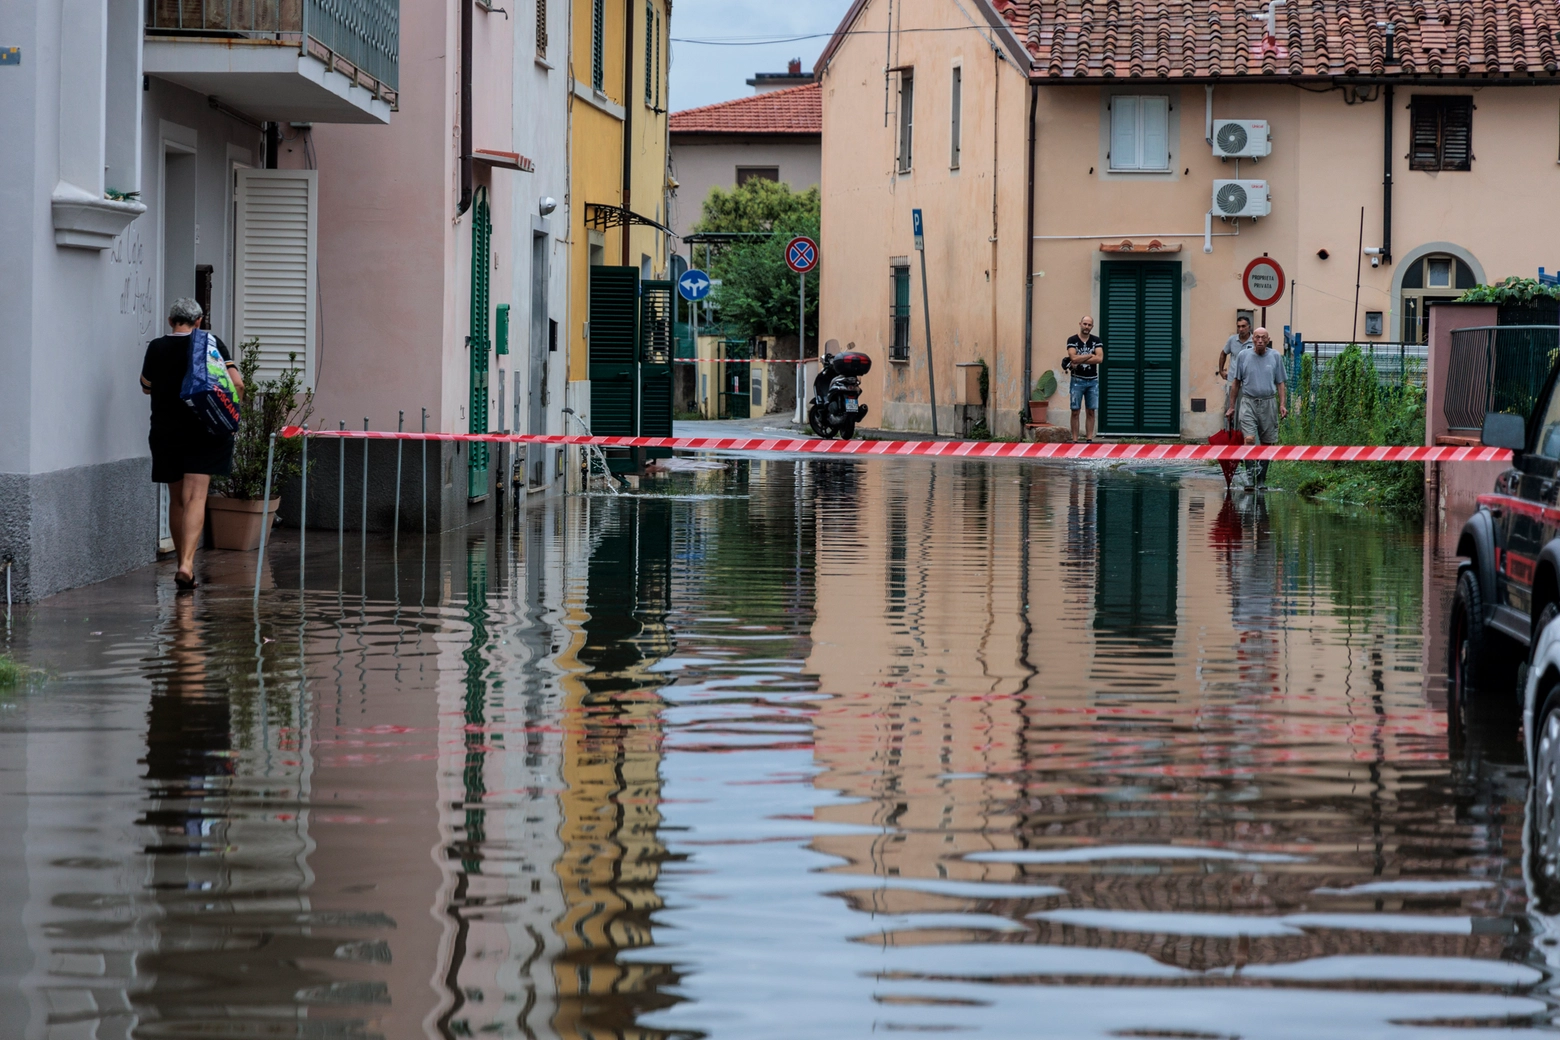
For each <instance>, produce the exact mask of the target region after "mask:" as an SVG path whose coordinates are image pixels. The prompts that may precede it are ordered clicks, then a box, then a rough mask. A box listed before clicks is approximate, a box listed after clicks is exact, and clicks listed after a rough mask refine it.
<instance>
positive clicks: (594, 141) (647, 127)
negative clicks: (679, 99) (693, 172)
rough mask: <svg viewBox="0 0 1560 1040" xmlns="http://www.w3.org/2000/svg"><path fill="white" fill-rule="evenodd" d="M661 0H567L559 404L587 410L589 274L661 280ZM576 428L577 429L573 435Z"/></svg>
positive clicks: (664, 20)
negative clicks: (564, 336) (565, 280)
mask: <svg viewBox="0 0 1560 1040" xmlns="http://www.w3.org/2000/svg"><path fill="white" fill-rule="evenodd" d="M671 16H672V5H671V3H670V0H574V17H573V21H572V24H573V26H574V29H573V33H574V35H573V39H572V40H571V47H570V60H569V64H570V75H571V77H572V78H573V87H572V92H571V94H570V97H569V151H570V161H569V166H570V177H569V219H570V222H571V223H570V228H569V246H570V248H569V314H570V316H571V318H570V321H569V329H568V371H569V376H568V378H569V391H570V400H569V402H568V405H569V406H570V407H573V408H575V409H576V410H577V411H579V412H582V413H585V414H589V412H590V396H589V393H590V391H589V388H590V384H589V379H590V352H589V338H588V337H589V323H590V269H591V267H592V266H598V265H609V266H622V267H633V268H637V269H638V272H639V277H640V278H641V279H644V278H664V277H666V272H667V265H668V258H669V257H670V256H671V253H672V243H671V238H672V234H671V231H670V230H669V229H668V228H667V227H666V222H667V205H668V177H667V158H666V155H667V119H666V110H667V103H668V98H667V76H666V73H667V65H668V59H669V57H670V40H669V35H670V32H671ZM576 432H577V431H576Z"/></svg>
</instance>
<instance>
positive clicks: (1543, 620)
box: [1528, 603, 1560, 662]
mask: <svg viewBox="0 0 1560 1040" xmlns="http://www.w3.org/2000/svg"><path fill="white" fill-rule="evenodd" d="M1557 617H1560V606H1556V605H1555V604H1553V603H1545V604H1544V609H1543V610H1541V611H1539V612H1538V618H1537V620H1535V621H1534V622H1533V641H1532V642H1531V643H1529V644H1528V660H1529V661H1530V662H1531V661H1532V659H1533V655H1534V654H1535V653H1537V652H1538V637H1539V636H1540V635H1541V634H1542V633H1543V631H1544V629H1546V628H1548V627H1549V623H1550V622H1551V621H1553V620H1554V619H1555V618H1557Z"/></svg>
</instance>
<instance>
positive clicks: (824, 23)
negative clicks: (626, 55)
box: [671, 0, 850, 112]
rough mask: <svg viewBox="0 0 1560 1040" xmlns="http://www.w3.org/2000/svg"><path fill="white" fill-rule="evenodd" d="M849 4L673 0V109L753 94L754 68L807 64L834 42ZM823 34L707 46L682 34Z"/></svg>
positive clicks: (842, 0)
mask: <svg viewBox="0 0 1560 1040" xmlns="http://www.w3.org/2000/svg"><path fill="white" fill-rule="evenodd" d="M849 7H850V2H849V0H785V2H783V3H776V2H774V0H768V2H764V0H674V2H673V4H672V38H673V43H672V67H671V91H672V111H674V112H677V111H681V110H682V109H685V108H697V107H698V106H699V105H711V104H714V103H715V102H717V101H730V100H731V99H732V98H739V97H748V96H749V95H751V94H752V93H753V88H752V87H750V86H748V85H747V80H748V79H750V78H751V77H752V75H753V74H754V73H755V72H784V71H785V64H786V62H787V60H789V59H791V58H797V57H799V58H801V59H802V69H803V70H804V71H811V69H812V66H813V62H814V61H816V60H817V59H818V55H819V54H820V53H822V51H823V48H824V45H825V44H827V43H828V42H829V40H828V34H829V33H832V32H833V31H834V28H835V26H837V25H838V24H839V21H840V19H841V18H843V17H844V16H845V12H846V10H847V9H849ZM808 33H821V34H824V35H821V36H818V37H817V38H815V39H810V40H797V41H794V42H790V43H764V44H760V45H758V46H740V47H739V46H731V45H729V44H728V45H721V46H706V45H701V44H695V43H678V42H676V40H677V39H679V38H681V39H712V38H715V39H723V38H729V37H739V38H740V37H749V38H759V39H764V38H774V37H783V36H800V35H804V34H808Z"/></svg>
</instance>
